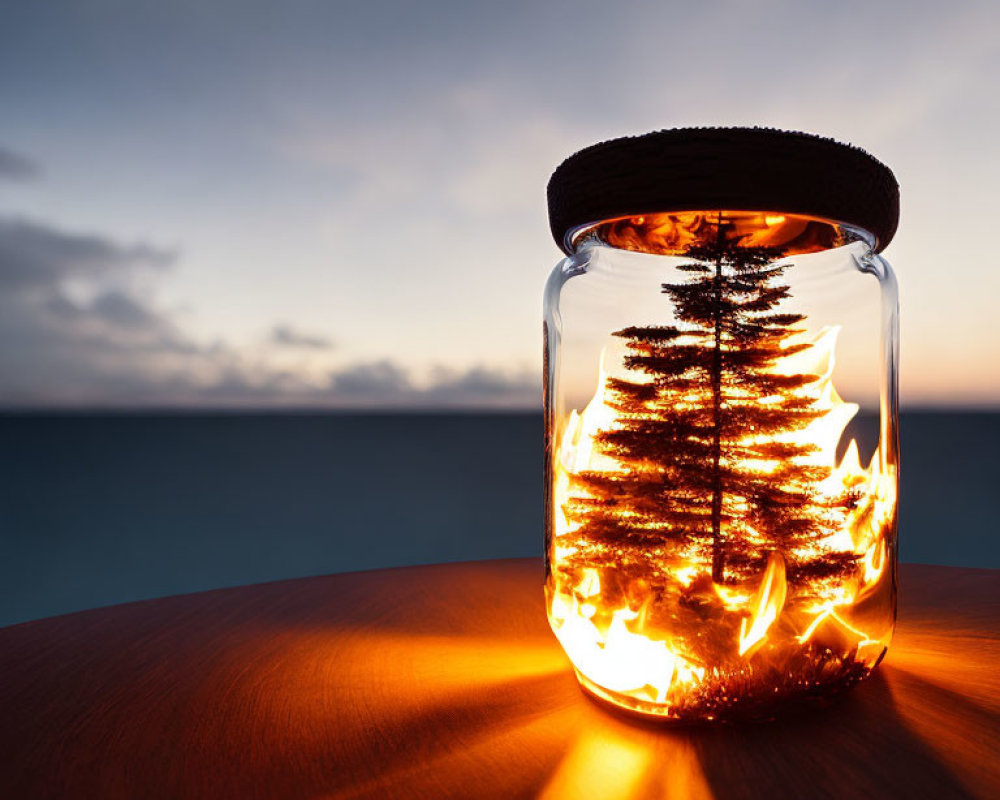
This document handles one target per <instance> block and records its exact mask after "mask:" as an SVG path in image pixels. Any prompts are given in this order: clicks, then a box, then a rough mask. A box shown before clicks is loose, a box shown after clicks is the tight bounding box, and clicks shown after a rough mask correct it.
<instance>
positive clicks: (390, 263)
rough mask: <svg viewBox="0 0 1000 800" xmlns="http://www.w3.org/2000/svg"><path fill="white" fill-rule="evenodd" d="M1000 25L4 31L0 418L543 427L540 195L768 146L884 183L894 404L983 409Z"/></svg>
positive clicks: (620, 6)
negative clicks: (494, 418)
mask: <svg viewBox="0 0 1000 800" xmlns="http://www.w3.org/2000/svg"><path fill="white" fill-rule="evenodd" d="M998 24H1000V5H998V4H996V3H995V2H982V3H978V2H962V0H957V1H956V2H954V3H951V4H947V5H946V6H945V5H942V4H940V3H935V4H932V3H924V2H893V3H879V2H871V0H868V2H853V1H849V2H840V3H836V4H834V3H830V2H822V3H809V2H783V1H781V0H773V1H770V0H763V1H762V2H736V1H735V0H731V1H730V2H716V1H715V0H705V2H701V3H688V2H685V3H668V2H663V0H661V1H660V2H654V3H637V2H627V1H626V2H615V3H607V2H601V3H597V2H587V1H586V0H584V1H583V2H573V3H569V2H546V1H545V0H539V1H536V2H519V1H518V0H515V1H514V2H506V3H474V2H444V1H442V0H430V2H422V3H405V2H400V0H396V2H380V1H379V0H369V1H368V2H355V3H340V2H307V1H305V0H284V1H283V2H268V3H261V2H253V1H252V0H251V1H250V2H231V1H230V0H212V1H210V2H205V0H200V1H199V2H188V1H187V0H172V2H169V3H163V2H146V1H145V0H138V1H136V0H132V1H129V0H114V1H113V0H91V1H90V2H65V1H63V2H52V3H35V2H29V1H28V0H13V1H12V2H7V3H4V4H3V5H2V6H0V406H5V407H85V408H92V407H164V406H179V407H300V406H309V407H330V408H377V407H401V408H409V407H419V408H427V407H470V408H486V407H501V408H508V407H510V408H538V406H539V402H540V389H539V386H540V365H541V342H540V339H541V336H540V328H541V293H542V287H543V285H544V282H545V280H546V277H547V275H548V273H549V271H550V270H551V269H552V267H553V265H554V264H555V263H556V262H557V261H558V259H559V257H560V253H559V251H558V249H557V248H556V247H555V245H554V243H553V242H552V240H551V238H550V235H549V232H548V224H547V212H546V207H545V184H546V182H547V180H548V176H549V174H550V173H551V171H552V169H553V168H554V167H555V166H556V165H557V164H558V163H559V162H560V161H561V160H562V159H563V158H565V157H566V156H567V155H569V154H570V153H572V152H574V151H575V150H578V149H579V148H581V147H584V146H586V145H588V144H591V143H593V142H596V141H600V140H603V139H607V138H610V137H614V136H621V135H628V134H635V133H641V132H645V131H649V130H656V129H660V128H667V127H674V126H684V125H766V126H774V127H780V128H787V129H795V130H806V131H810V132H815V133H820V134H823V135H826V136H832V137H834V138H837V139H840V140H842V141H847V142H851V143H854V144H856V145H859V146H861V147H863V148H865V149H866V150H868V151H869V152H871V153H872V154H874V155H875V156H876V157H878V158H879V159H880V160H882V161H884V162H885V163H887V164H888V165H889V166H891V167H892V169H893V170H894V171H895V173H896V175H897V178H898V179H899V183H900V186H901V196H902V214H901V224H900V228H899V232H898V234H897V237H896V239H895V241H894V242H893V243H892V244H891V245H890V246H889V248H888V249H887V250H886V253H885V255H886V256H887V258H888V259H889V260H890V261H891V262H892V263H893V265H894V266H895V269H896V271H897V274H898V276H899V281H900V285H901V304H902V340H901V350H902V370H901V388H902V393H901V395H902V401H903V403H904V405H910V406H921V405H924V406H942V405H944V406H996V405H1000V367H998V366H997V364H998V361H1000V313H998V311H997V309H996V300H997V298H998V297H1000V269H998V267H997V264H996V263H995V262H996V252H997V248H996V247H995V246H994V244H993V243H992V242H991V240H990V238H989V237H990V236H991V235H992V233H993V232H994V231H995V230H996V229H997V227H998V224H997V214H998V212H1000V204H998V202H997V200H996V199H995V197H996V191H995V187H996V186H997V185H998V184H1000V100H998V92H997V91H996V86H997V84H998V79H1000V38H998V37H997V36H996V30H997V25H998Z"/></svg>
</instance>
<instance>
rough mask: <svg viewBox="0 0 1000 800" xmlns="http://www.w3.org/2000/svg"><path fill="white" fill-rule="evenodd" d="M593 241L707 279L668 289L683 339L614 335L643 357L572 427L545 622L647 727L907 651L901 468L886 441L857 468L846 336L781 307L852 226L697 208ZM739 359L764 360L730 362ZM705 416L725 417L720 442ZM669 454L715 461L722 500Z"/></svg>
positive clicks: (603, 688)
mask: <svg viewBox="0 0 1000 800" xmlns="http://www.w3.org/2000/svg"><path fill="white" fill-rule="evenodd" d="M596 231H597V235H598V236H600V238H601V239H602V240H604V241H606V242H607V243H609V244H613V245H614V246H616V247H621V248H623V249H632V250H641V251H643V252H656V253H673V254H687V255H689V256H690V257H691V258H692V260H693V261H694V263H691V264H687V265H685V266H682V267H681V268H680V269H681V270H682V271H686V274H687V275H693V277H689V278H687V279H685V280H684V281H682V282H680V283H677V284H665V285H664V293H665V294H669V295H671V297H672V298H673V301H674V304H675V307H676V308H677V309H681V311H680V312H677V313H678V318H679V319H680V320H681V323H680V324H679V325H674V326H660V327H652V326H651V327H635V328H629V329H625V330H622V331H616V332H614V336H615V337H617V339H618V340H624V342H625V345H624V346H625V350H624V355H622V354H621V348H620V347H619V348H618V349H617V350H616V349H614V348H611V349H609V348H606V349H605V352H604V353H603V354H602V358H601V366H600V375H599V378H598V385H597V387H596V390H595V392H594V395H593V398H592V399H591V400H590V402H589V403H588V404H587V405H586V407H585V408H584V409H583V410H582V411H580V412H578V411H576V410H574V411H572V412H571V413H570V414H569V415H568V416H565V417H563V418H561V419H560V420H557V421H555V423H554V425H555V428H554V430H553V432H552V433H553V455H552V463H551V465H550V466H551V472H550V480H551V491H552V502H551V505H550V513H551V514H552V518H551V519H550V525H551V534H552V538H551V542H550V550H549V565H550V574H549V578H548V582H547V600H548V612H549V621H550V624H551V626H552V628H553V630H554V632H555V634H556V636H557V637H558V639H559V641H560V643H561V644H562V646H563V648H564V650H565V651H566V653H567V655H568V657H569V659H570V661H571V662H572V663H573V666H574V667H575V669H576V671H577V674H578V676H579V678H580V680H581V683H582V684H583V685H584V687H585V688H587V689H588V690H589V691H590V692H592V693H593V694H595V695H597V696H599V697H601V698H603V699H604V700H607V701H609V702H611V703H613V704H615V705H618V706H621V707H624V708H627V709H629V710H631V711H633V712H638V713H641V714H646V715H652V716H657V717H670V718H684V719H708V720H711V719H715V718H718V717H726V716H729V715H730V714H737V713H744V712H747V713H749V714H751V715H756V714H758V713H765V714H766V713H767V709H768V708H769V706H770V704H771V703H772V701H773V699H774V698H775V697H782V698H786V697H788V696H809V695H812V694H814V693H815V692H814V690H815V688H816V687H818V686H824V687H830V686H843V685H848V684H850V683H852V682H854V681H856V680H858V679H860V678H862V677H864V676H865V675H867V674H868V672H870V671H871V669H872V668H874V666H875V665H876V664H877V663H878V661H879V660H880V659H881V657H882V656H883V654H884V652H885V650H886V647H887V646H888V641H889V636H890V635H891V626H892V620H891V618H890V619H886V615H885V614H884V609H885V607H886V606H887V604H888V603H889V600H888V598H889V597H890V596H891V594H892V592H893V591H894V577H893V574H892V570H891V569H889V561H890V558H889V555H888V554H889V552H890V537H891V536H892V535H893V534H892V531H893V529H894V522H895V515H896V489H895V487H896V480H895V467H894V465H893V464H890V463H887V458H886V451H885V448H884V447H882V446H880V447H878V448H876V450H875V452H874V454H873V456H872V458H871V461H870V462H869V463H868V465H867V466H862V464H861V462H860V458H859V449H858V445H857V443H856V442H855V441H854V440H851V441H850V443H849V444H848V446H847V448H846V450H844V451H842V452H843V454H842V455H841V456H840V457H838V445H839V444H840V442H841V439H842V437H843V434H844V431H845V428H846V427H847V425H848V423H849V422H850V421H851V419H852V418H853V417H854V416H855V415H856V414H857V412H858V406H857V405H855V404H853V403H847V402H845V401H844V400H842V399H841V397H840V395H839V394H838V393H837V390H836V388H835V387H834V384H833V374H834V353H835V349H836V341H837V335H838V328H836V327H828V328H825V329H823V330H822V331H820V332H819V333H818V334H812V335H810V334H809V333H807V332H806V330H805V328H804V327H803V326H801V325H800V324H799V323H800V322H801V321H802V320H803V319H804V318H803V317H801V316H800V315H796V314H789V313H786V312H783V311H782V310H781V309H780V308H778V306H779V304H780V303H781V302H782V301H783V300H784V299H785V298H787V297H788V296H789V293H788V287H787V286H785V285H783V281H782V279H781V276H782V274H783V273H784V271H785V270H786V269H788V268H789V266H790V265H788V264H786V263H785V262H784V261H783V259H784V257H785V256H787V255H790V254H795V253H798V254H801V253H808V252H813V251H815V250H819V249H824V248H825V247H829V246H833V245H835V244H837V243H838V241H839V238H838V237H839V236H840V233H839V230H838V228H837V227H836V226H834V225H832V224H831V223H824V222H822V221H817V220H811V219H808V218H803V217H794V216H789V215H782V214H764V213H757V212H713V213H712V214H709V213H702V212H690V213H684V214H660V215H653V216H646V217H631V218H627V219H621V220H613V221H611V222H607V223H604V224H602V225H601V226H599V227H598V228H597V229H596ZM713 254H714V256H713ZM713 257H714V258H715V264H716V266H715V267H713V266H712V263H711V262H712V258H713ZM724 265H725V268H726V269H728V270H729V277H727V278H724V277H723V271H724ZM713 270H715V271H713ZM713 281H714V282H713ZM725 281H728V283H725ZM755 281H756V283H755ZM723 286H728V287H730V288H729V289H727V290H726V291H731V298H730V299H727V298H726V297H724V296H723V289H722V288H720V287H723ZM699 292H701V294H699ZM713 292H714V293H715V294H714V295H713V294H712V293H713ZM706 297H708V299H706ZM713 297H714V299H712V298H713ZM712 303H715V305H714V306H712V305H711V304H712ZM727 303H728V305H727ZM740 303H742V304H743V305H742V308H743V309H744V311H730V312H726V313H731V319H730V320H729V321H728V322H725V323H724V322H723V321H722V316H721V312H719V314H718V315H716V316H714V317H713V314H715V313H716V312H714V311H713V310H712V309H713V308H715V309H718V308H729V309H733V308H737V307H738V306H739V304H740ZM747 309H749V310H747ZM685 314H686V316H685ZM740 314H742V315H743V316H740ZM699 315H701V316H700V317H699ZM713 318H714V323H712V322H705V323H704V324H702V325H701V326H700V327H699V321H700V320H712V319H713ZM685 319H686V320H687V322H686V323H685V322H684V320H685ZM737 323H738V324H737ZM713 324H714V331H715V333H714V334H713V333H712V331H713V327H712V325H713ZM740 326H742V327H740ZM755 331H756V333H755ZM713 336H714V344H713ZM754 336H756V338H754ZM748 342H749V343H748ZM741 354H744V355H741ZM746 354H749V355H746ZM713 358H714V359H716V360H715V361H714V362H713V361H712V359H713ZM741 358H742V359H743V361H745V362H746V363H751V364H752V365H753V366H752V367H748V366H745V365H744V366H742V367H738V368H737V367H734V368H733V371H732V374H731V375H730V376H729V377H726V372H725V369H724V368H722V367H718V364H719V363H721V362H720V360H725V359H728V360H729V362H731V363H735V364H741V363H743V361H741ZM712 364H715V365H716V367H712V366H711V365H712ZM712 369H716V371H715V373H714V378H712V374H713V373H712ZM713 407H714V414H715V416H714V417H713V416H712V414H713ZM723 414H728V417H726V419H727V420H728V422H727V423H726V426H727V427H726V428H725V431H724V433H721V434H720V433H719V430H721V429H722V428H723V425H722V423H721V422H719V420H720V419H722V416H721V415H723ZM693 419H698V420H704V419H715V420H716V423H715V424H716V429H715V430H716V433H715V439H714V442H713V441H712V439H711V437H710V436H709V434H708V433H704V431H708V430H709V429H710V426H709V425H707V424H706V423H704V422H702V423H700V424H701V426H702V427H700V428H699V427H698V426H697V425H696V424H695V423H692V422H691V420H693ZM761 420H763V421H765V422H766V424H764V423H762V422H760V421H761ZM785 420H787V421H785ZM685 426H686V427H685ZM685 431H688V432H687V433H685ZM690 431H695V433H691V432H690ZM697 431H702V433H698V432H697ZM656 437H662V438H661V440H659V442H658V440H657V438H656ZM671 437H673V438H671ZM699 437H700V438H699ZM667 440H669V441H671V442H674V443H675V445H676V447H677V448H681V449H684V448H687V450H688V451H690V452H692V453H695V454H699V453H701V454H708V453H711V452H714V454H715V461H714V470H715V473H714V474H715V475H716V476H717V477H716V478H715V480H716V482H717V484H716V486H715V489H714V490H713V489H712V488H711V487H712V484H711V481H710V480H708V479H707V478H705V477H704V476H701V477H698V478H690V479H685V477H684V476H685V475H687V474H690V473H692V472H697V470H696V467H697V463H696V460H695V459H694V457H693V456H692V457H691V460H689V461H687V462H685V461H684V460H683V459H675V460H674V462H671V463H673V466H670V464H667V462H669V461H670V459H669V458H661V457H660V455H661V454H668V455H669V453H670V445H668V444H663V443H662V442H664V441H667ZM713 447H714V451H713ZM705 457H706V458H708V456H707V455H706V456H705ZM665 464H667V465H666V466H665ZM692 465H694V466H692ZM685 470H686V471H685ZM685 480H686V482H685ZM660 484H662V486H663V487H665V488H662V489H661V488H658V487H659V486H660ZM706 486H707V487H709V488H707V489H706V488H704V487H706ZM678 487H679V488H678ZM699 487H701V488H699ZM734 487H735V488H734ZM741 487H743V488H741ZM746 487H750V488H746ZM699 492H700V494H699ZM664 498H666V499H664ZM762 498H763V499H762ZM657 504H660V506H662V508H663V509H664V510H662V511H660V510H658V508H659V507H660V506H658V505H657ZM764 506H767V507H764ZM775 542H779V543H780V544H775ZM727 550H728V551H729V554H728V555H726V551H727Z"/></svg>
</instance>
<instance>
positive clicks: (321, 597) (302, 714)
mask: <svg viewBox="0 0 1000 800" xmlns="http://www.w3.org/2000/svg"><path fill="white" fill-rule="evenodd" d="M541 583H542V567H541V564H540V563H538V562H536V561H531V560H516V561H488V562H473V563H465V564H455V565H440V566H430V567H417V568H409V569H396V570H383V571H378V572H366V573H355V574H348V575H337V576H330V577H321V578H308V579H303V580H294V581H283V582H280V583H270V584H263V585H258V586H248V587H243V588H238V589H226V590H219V591H214V592H204V593H200V594H193V595H184V596H179V597H172V598H167V599H164V600H153V601H147V602H141V603H132V604H128V605H122V606H114V607H111V608H104V609H97V610H94V611H87V612H83V613H79V614H72V615H67V616H63V617H54V618H51V619H46V620H41V621H38V622H31V623H26V624H24V625H17V626H14V627H10V628H5V629H2V630H0V763H2V775H0V796H2V797H11V798H46V797H84V798H90V797H93V798H118V797H123V798H159V797H163V798H188V797H196V798H229V797H232V798H254V797H267V798H277V797H307V798H366V797H379V798H382V797H427V798H450V797H477V798H478V797H482V798H517V797H536V796H540V797H545V798H602V799H603V798H607V799H608V800H618V799H624V798H651V797H666V796H669V797H705V798H707V797H717V798H730V797H733V798H784V797H793V798H812V797H838V798H839V797H843V798H861V797H911V798H912V797H927V798H949V797H983V798H997V797H1000V765H998V762H1000V750H998V742H1000V571H992V570H972V569H952V568H944V567H924V566H904V567H903V568H902V571H901V578H900V598H901V607H900V624H899V628H898V631H897V635H896V638H895V640H894V642H893V645H892V647H891V649H890V652H889V656H888V657H887V659H886V661H885V662H884V663H883V665H882V666H881V667H880V668H879V670H878V671H877V673H876V674H875V675H874V676H873V677H872V678H871V679H870V680H869V681H867V682H865V683H863V684H861V685H859V686H857V687H855V688H854V689H852V690H851V691H850V692H848V693H847V694H845V695H843V696H842V697H840V698H839V699H838V700H837V701H835V702H833V703H831V704H830V705H829V706H828V707H825V708H821V709H818V710H814V711H813V712H811V713H808V714H799V715H797V716H794V717H791V718H787V719H784V720H781V721H778V722H774V723H766V724H756V725H743V726H736V725H732V726H723V727H719V728H707V729H706V728H662V727H652V726H647V725H643V724H638V723H634V722H631V721H628V720H625V719H622V718H620V717H618V716H615V715H613V714H611V713H608V712H606V711H604V710H603V709H602V708H599V707H598V706H597V705H595V704H594V703H593V702H592V701H589V700H587V699H586V698H585V697H584V695H583V694H582V693H581V692H580V690H579V689H578V687H577V685H576V681H575V679H574V677H573V674H572V672H571V671H570V668H569V664H568V663H567V661H566V659H565V657H564V656H563V655H562V653H561V651H560V649H559V647H558V645H557V644H556V641H555V639H554V638H553V637H552V635H551V633H550V632H549V630H548V626H547V623H546V621H545V614H544V611H543V606H542V589H541Z"/></svg>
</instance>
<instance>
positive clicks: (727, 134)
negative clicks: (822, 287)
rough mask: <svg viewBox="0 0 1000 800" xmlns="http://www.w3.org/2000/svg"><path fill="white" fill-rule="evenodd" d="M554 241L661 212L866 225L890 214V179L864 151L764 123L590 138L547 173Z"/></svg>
mask: <svg viewBox="0 0 1000 800" xmlns="http://www.w3.org/2000/svg"><path fill="white" fill-rule="evenodd" d="M548 199H549V224H550V226H551V228H552V235H553V237H555V240H556V244H558V245H559V247H561V248H562V249H563V250H564V251H567V252H568V251H569V247H568V244H569V243H568V241H567V237H568V235H569V234H570V233H571V232H572V231H573V230H575V229H576V228H578V227H579V226H581V225H588V224H591V223H595V222H600V221H602V220H607V219H614V218H616V217H628V216H634V215H638V214H653V213H657V212H669V211H709V210H715V209H725V210H732V211H775V212H784V213H788V214H802V215H805V216H813V217H822V218H824V219H828V220H833V221H835V222H842V223H846V224H849V225H853V226H856V227H859V228H863V229H865V230H866V231H869V232H870V233H872V234H874V236H875V240H876V249H877V250H882V249H883V248H885V246H886V245H888V244H889V242H890V241H891V240H892V237H893V234H895V232H896V226H897V224H898V222H899V186H898V184H897V183H896V178H895V176H894V175H893V174H892V170H890V169H889V168H888V167H887V166H885V164H883V163H882V162H881V161H878V160H877V159H875V158H873V157H872V156H870V155H868V154H867V153H866V152H864V150H861V149H859V148H857V147H853V146H851V145H846V144H841V143H839V142H836V141H834V140H833V139H825V138H823V137H820V136H816V135H814V134H809V133H796V132H792V131H779V130H774V129H772V128H675V129H672V130H665V131H656V132H654V133H647V134H645V135H644V136H629V137H625V138H622V139H611V140H610V141H607V142H601V143H600V144H595V145H593V146H591V147H588V148H586V149H584V150H581V151H580V152H578V153H575V154H573V155H571V156H570V157H569V158H567V159H566V160H565V161H563V163H562V164H560V165H559V166H558V167H557V168H556V171H555V172H553V173H552V177H551V178H550V179H549V186H548Z"/></svg>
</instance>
